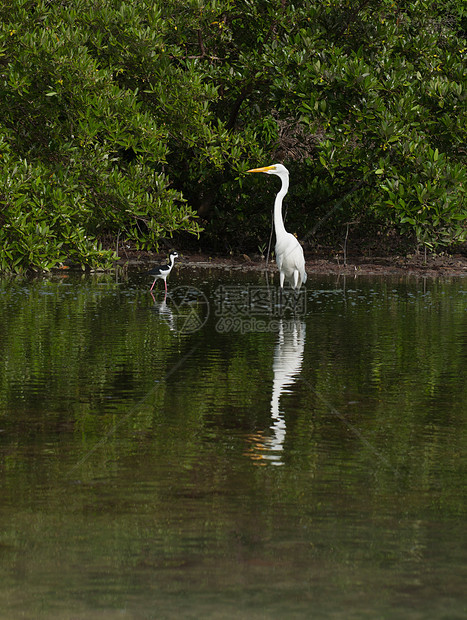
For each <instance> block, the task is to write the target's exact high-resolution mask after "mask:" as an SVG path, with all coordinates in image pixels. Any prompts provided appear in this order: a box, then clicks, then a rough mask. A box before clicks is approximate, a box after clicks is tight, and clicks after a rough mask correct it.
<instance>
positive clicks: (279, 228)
mask: <svg viewBox="0 0 467 620" xmlns="http://www.w3.org/2000/svg"><path fill="white" fill-rule="evenodd" d="M281 181H282V187H281V189H280V191H279V193H278V194H277V196H276V200H275V202H274V229H275V231H276V238H277V237H278V236H279V235H280V234H281V233H285V226H284V220H283V219H282V201H283V200H284V196H285V195H286V194H287V191H288V189H289V177H288V175H286V176H281Z"/></svg>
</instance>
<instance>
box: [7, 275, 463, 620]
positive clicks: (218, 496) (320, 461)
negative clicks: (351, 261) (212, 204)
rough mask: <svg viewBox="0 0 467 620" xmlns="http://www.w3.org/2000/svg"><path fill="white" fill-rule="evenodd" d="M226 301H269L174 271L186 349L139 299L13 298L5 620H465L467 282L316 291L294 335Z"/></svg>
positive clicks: (58, 287)
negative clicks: (181, 289) (191, 300)
mask: <svg viewBox="0 0 467 620" xmlns="http://www.w3.org/2000/svg"><path fill="white" fill-rule="evenodd" d="M221 284H223V285H225V286H233V285H238V286H239V287H240V288H242V289H245V288H248V287H250V288H252V287H253V288H254V287H263V286H264V285H265V282H264V280H263V279H262V278H261V277H260V276H255V275H251V274H248V275H244V274H238V275H237V276H234V275H233V274H229V273H223V272H218V271H213V272H212V273H201V272H193V271H191V270H188V269H180V270H179V271H178V272H177V274H174V277H173V278H172V280H171V283H170V286H169V291H170V287H172V289H174V288H175V286H176V285H187V286H192V287H196V288H197V289H199V290H200V291H202V292H203V294H204V295H206V297H207V299H208V300H209V303H210V306H211V308H210V310H211V312H210V314H209V317H208V320H207V321H206V323H205V324H204V325H203V327H202V328H201V329H200V330H198V331H195V332H193V333H183V331H182V332H181V333H180V331H177V329H176V327H177V309H176V308H175V307H174V305H173V304H172V306H171V304H170V300H169V302H168V303H167V306H168V308H167V307H166V308H162V309H161V306H160V303H161V301H162V297H161V296H160V293H159V292H158V294H157V296H156V299H155V301H154V300H153V299H152V298H151V296H150V295H149V294H148V290H147V288H148V283H147V280H145V279H143V277H140V276H138V275H133V276H131V275H130V277H128V278H125V279H123V281H120V282H118V281H116V280H115V278H113V277H110V276H96V277H83V278H79V277H77V276H71V277H70V278H65V279H57V280H37V281H32V282H23V281H20V280H6V281H3V282H1V285H0V318H1V322H2V330H1V333H0V352H1V358H0V359H1V364H2V372H1V374H0V382H1V383H0V431H1V432H0V458H1V470H0V480H1V488H2V494H1V499H0V510H1V514H2V530H1V539H0V558H1V563H0V584H1V585H0V609H2V610H5V611H4V613H5V614H6V615H5V617H9V618H14V617H34V618H52V617H53V618H71V617H73V618H76V617H83V618H84V617H85V618H114V617H130V618H152V617H153V618H172V617H174V618H175V617H197V618H199V617H214V618H218V617H219V618H221V617H231V618H236V617H248V618H265V617H267V618H271V617H274V618H276V617H277V618H289V617H292V618H293V617H307V618H308V617H332V618H352V617H355V618H362V617H369V618H374V617H391V618H392V617H394V618H396V617H400V618H424V617H426V618H433V617H450V618H457V617H458V618H461V617H464V616H465V612H466V600H465V594H464V584H465V581H466V574H465V566H466V561H465V560H466V557H465V556H466V554H465V547H464V546H463V544H462V541H463V534H464V523H465V466H466V454H467V450H466V433H465V402H466V396H467V394H466V381H465V362H466V351H467V346H466V345H467V337H466V336H467V322H466V312H465V310H466V303H465V300H466V296H465V286H464V281H463V280H462V279H452V280H442V281H441V280H439V281H438V280H419V279H405V278H404V279H400V280H396V279H365V278H358V279H352V280H349V279H347V280H345V279H342V278H341V279H338V280H336V279H329V278H320V279H318V278H315V279H311V281H310V283H309V287H308V289H307V298H306V312H305V313H303V314H301V315H300V316H299V317H297V320H296V321H295V322H293V321H291V320H290V319H291V317H290V316H287V317H285V319H287V321H284V322H283V323H282V325H281V329H282V332H281V333H280V332H279V329H278V328H277V318H278V317H277V315H276V309H275V308H274V309H273V313H274V316H273V318H274V321H276V323H274V329H273V330H272V331H268V330H267V329H265V330H263V331H254V332H249V331H248V330H245V331H246V333H241V332H240V331H236V332H233V331H230V332H229V331H227V332H224V333H219V331H218V330H216V326H217V325H218V321H219V316H216V312H215V309H216V301H215V300H216V291H217V290H218V288H219V286H220V285H221ZM155 302H156V303H155ZM193 307H195V308H196V311H197V312H199V313H200V315H201V313H202V312H203V308H201V307H200V305H199V304H198V305H195V306H193ZM189 308H190V309H191V308H192V306H189ZM167 310H172V315H173V313H174V311H175V316H172V317H171V316H170V312H168V311H167ZM249 310H250V311H251V312H253V313H254V315H255V316H256V317H257V318H261V319H263V320H264V321H265V324H266V326H267V325H268V321H269V324H271V325H272V324H273V322H272V321H271V315H270V313H268V311H266V310H268V309H267V308H266V310H264V311H263V313H262V314H261V311H260V310H258V309H257V308H256V307H255V308H250V309H249ZM269 310H271V309H269ZM173 321H175V322H173ZM245 325H251V324H246V323H245ZM174 326H175V327H174Z"/></svg>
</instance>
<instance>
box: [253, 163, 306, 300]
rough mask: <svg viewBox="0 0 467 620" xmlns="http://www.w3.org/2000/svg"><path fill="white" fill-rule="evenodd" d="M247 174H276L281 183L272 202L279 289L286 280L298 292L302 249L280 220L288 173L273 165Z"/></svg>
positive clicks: (301, 280) (302, 278)
mask: <svg viewBox="0 0 467 620" xmlns="http://www.w3.org/2000/svg"><path fill="white" fill-rule="evenodd" d="M247 172H265V173H266V174H276V175H277V176H278V177H279V178H280V180H281V181H282V187H281V189H280V191H279V193H278V194H277V196H276V200H275V202H274V230H275V232H276V247H275V253H276V262H277V267H278V269H279V277H280V285H281V289H282V288H284V280H287V282H289V283H290V286H291V287H292V288H293V289H295V290H298V289H299V288H300V286H301V285H302V284H305V282H306V271H305V257H304V256H303V248H302V246H301V245H300V243H299V242H298V240H297V238H296V237H294V235H292V233H289V232H287V231H286V230H285V226H284V220H283V219H282V201H283V199H284V196H285V195H286V194H287V190H288V189H289V171H288V170H287V168H286V167H285V166H283V165H282V164H274V165H272V166H264V168H253V169H252V170H247Z"/></svg>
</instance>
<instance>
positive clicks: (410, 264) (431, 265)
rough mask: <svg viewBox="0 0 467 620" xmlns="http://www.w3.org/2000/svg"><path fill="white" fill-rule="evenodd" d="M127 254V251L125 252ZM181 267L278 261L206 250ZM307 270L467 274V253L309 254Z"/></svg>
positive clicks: (134, 257)
mask: <svg viewBox="0 0 467 620" xmlns="http://www.w3.org/2000/svg"><path fill="white" fill-rule="evenodd" d="M124 254H125V253H124ZM179 254H180V259H179V260H178V266H179V267H197V268H200V269H202V268H210V269H224V270H229V269H232V270H235V271H237V270H243V271H262V270H264V269H265V268H266V267H267V269H268V271H270V272H271V273H274V272H276V271H277V267H276V264H275V261H274V260H273V259H272V260H271V259H270V260H269V262H268V263H267V264H266V260H265V259H264V258H262V257H261V256H258V255H251V256H250V255H247V254H242V255H240V256H219V255H212V256H211V255H209V254H203V253H190V252H186V253H183V252H179ZM305 258H306V270H307V273H308V274H310V275H311V274H317V275H332V274H343V275H356V274H360V275H418V276H424V277H430V276H431V277H440V276H443V277H445V276H465V275H467V257H466V256H464V255H463V254H454V255H428V256H427V257H426V259H425V256H424V255H422V254H419V255H413V256H381V257H375V256H373V257H371V258H369V257H365V256H358V255H357V256H348V257H347V258H346V261H345V262H344V260H343V257H342V256H338V255H337V256H336V257H334V258H329V257H324V256H319V255H308V256H307V255H306V256H305ZM165 260H166V254H165V253H159V254H156V253H151V252H131V253H130V252H127V253H126V256H120V259H119V261H118V264H119V265H120V266H127V267H129V268H137V267H139V268H145V267H148V268H149V267H150V266H151V265H153V264H157V263H161V262H165Z"/></svg>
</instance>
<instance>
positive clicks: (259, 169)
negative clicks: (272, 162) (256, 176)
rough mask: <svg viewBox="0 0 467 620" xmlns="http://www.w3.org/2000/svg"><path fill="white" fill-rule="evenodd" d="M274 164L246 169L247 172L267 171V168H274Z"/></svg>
mask: <svg viewBox="0 0 467 620" xmlns="http://www.w3.org/2000/svg"><path fill="white" fill-rule="evenodd" d="M275 169H276V166H264V168H253V169H252V170H247V172H268V170H275Z"/></svg>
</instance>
